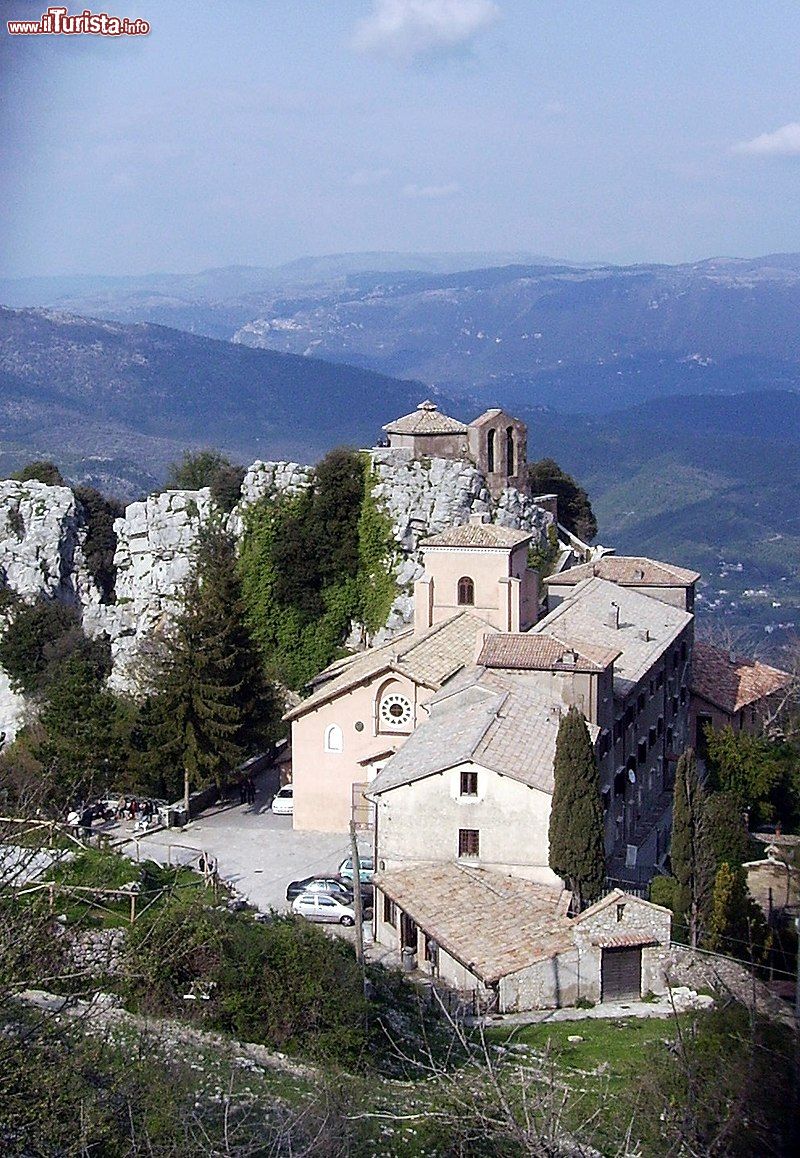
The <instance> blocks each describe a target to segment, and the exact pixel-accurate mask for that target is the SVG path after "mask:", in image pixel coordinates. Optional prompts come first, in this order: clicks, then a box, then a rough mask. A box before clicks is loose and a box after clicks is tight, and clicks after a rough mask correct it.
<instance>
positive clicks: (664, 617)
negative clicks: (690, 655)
mask: <svg viewBox="0 0 800 1158" xmlns="http://www.w3.org/2000/svg"><path fill="white" fill-rule="evenodd" d="M613 604H616V607H617V610H618V612H619V626H618V627H611V626H609V623H608V617H609V613H610V612H611V611H612V610H614V608H613V606H612V605H613ZM691 621H692V615H691V614H690V613H689V612H688V611H682V610H681V609H680V608H679V607H673V606H672V605H671V604H669V603H662V602H661V601H660V600H658V599H653V598H651V596H649V595H642V594H641V593H640V592H638V591H634V590H632V589H631V588H629V587H621V586H619V585H618V584H616V583H611V582H607V581H606V580H605V579H584V581H583V582H582V583H580V584H579V585H578V586H577V587H576V588H575V590H574V591H573V592H572V593H571V594H570V595H569V597H568V598H566V599H565V600H564V602H563V603H560V604H559V606H558V607H556V608H555V609H554V610H553V611H551V612H550V613H549V615H546V616H545V618H544V619H541V620H539V622H538V623H537V624H536V626H535V627H534V628H532V631H531V634H534V633H535V634H536V635H541V634H547V635H555V636H557V637H558V638H564V639H570V640H576V641H581V642H580V643H579V646H582V641H584V640H585V641H587V643H589V642H590V643H591V645H592V646H593V647H596V648H600V649H604V650H607V651H613V650H615V649H616V650H617V652H618V655H617V659H616V660H615V662H614V691H615V693H616V694H617V695H620V696H625V695H627V694H628V693H629V692H630V691H631V689H632V688H633V686H634V685H635V684H637V683H638V682H639V680H641V679H642V678H643V677H644V676H645V674H646V673H647V672H648V671H649V669H650V668H651V667H652V666H653V664H654V663H655V662H656V661H657V660H658V659H659V657H660V656H661V655H663V653H664V652H665V651H666V650H667V648H668V647H669V646H670V644H672V643H673V642H674V641H675V639H677V637H678V636H679V635H680V634H681V632H682V631H683V630H684V628H685V627H686V626H687V625H688V624H689V623H691Z"/></svg>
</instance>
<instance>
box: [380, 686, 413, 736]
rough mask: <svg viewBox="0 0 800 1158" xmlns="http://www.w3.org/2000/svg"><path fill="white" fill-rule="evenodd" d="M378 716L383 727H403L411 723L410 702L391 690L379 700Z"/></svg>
mask: <svg viewBox="0 0 800 1158" xmlns="http://www.w3.org/2000/svg"><path fill="white" fill-rule="evenodd" d="M380 716H381V723H382V724H383V726H384V727H385V728H404V727H405V726H406V724H409V723H411V704H410V703H409V701H408V700H407V699H406V697H405V696H401V695H398V693H397V692H392V694H391V695H388V696H384V697H383V699H382V700H381V709H380Z"/></svg>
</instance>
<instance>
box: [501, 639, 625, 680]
mask: <svg viewBox="0 0 800 1158" xmlns="http://www.w3.org/2000/svg"><path fill="white" fill-rule="evenodd" d="M570 655H572V657H573V658H572V659H570ZM618 655H619V650H618V649H617V650H615V651H610V650H605V649H603V648H598V647H593V646H592V645H591V644H588V643H585V642H583V641H581V642H580V643H576V642H575V641H574V640H567V639H558V638H557V637H556V636H555V635H549V634H535V635H532V634H531V633H530V632H521V633H519V634H511V633H509V634H503V635H493V636H489V637H487V639H486V640H485V641H484V644H483V648H482V650H481V653H480V655H479V657H478V663H479V664H481V665H482V666H483V667H491V668H495V667H499V668H509V669H517V670H520V671H553V670H554V669H563V670H565V671H604V670H605V669H606V668H607V667H608V666H609V664H612V663H613V662H614V660H615V659H616V658H617V656H618Z"/></svg>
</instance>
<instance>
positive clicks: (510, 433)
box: [506, 426, 514, 478]
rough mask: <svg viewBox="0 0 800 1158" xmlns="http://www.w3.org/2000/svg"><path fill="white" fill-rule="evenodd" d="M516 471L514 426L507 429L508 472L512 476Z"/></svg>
mask: <svg viewBox="0 0 800 1158" xmlns="http://www.w3.org/2000/svg"><path fill="white" fill-rule="evenodd" d="M513 473H514V427H513V426H509V428H508V429H507V430H506V474H507V475H508V477H509V478H511V476H512V474H513Z"/></svg>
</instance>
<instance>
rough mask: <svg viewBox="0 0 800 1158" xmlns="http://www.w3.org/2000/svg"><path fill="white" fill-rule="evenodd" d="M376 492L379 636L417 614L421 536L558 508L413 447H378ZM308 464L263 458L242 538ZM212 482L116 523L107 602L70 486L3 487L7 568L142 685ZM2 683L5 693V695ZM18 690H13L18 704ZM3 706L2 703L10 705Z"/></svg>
mask: <svg viewBox="0 0 800 1158" xmlns="http://www.w3.org/2000/svg"><path fill="white" fill-rule="evenodd" d="M373 461H374V469H375V472H376V476H377V484H376V487H375V492H374V493H375V496H376V497H377V498H378V499H379V501H381V502H382V503H383V504H384V506H385V509H386V511H387V513H388V515H389V518H390V519H391V521H392V529H393V534H394V538H395V541H396V543H397V548H398V560H399V562H398V566H397V574H396V578H397V584H398V596H397V599H396V600H395V603H394V605H393V607H392V611H391V614H390V616H389V620H388V622H387V625H386V628H385V629H384V631H383V633H382V637H384V638H385V637H387V636H389V635H391V634H392V633H393V632H395V631H397V630H399V629H400V628H402V627H403V626H405V625H406V624H407V623H409V622H410V621H411V618H412V613H413V606H412V599H411V592H412V585H413V582H414V580H415V579H416V578H418V577H419V575H420V574H421V573H422V565H421V557H420V550H419V544H420V541H421V540H422V539H424V538H425V537H426V536H427V535H430V534H435V533H436V532H437V531H441V530H444V528H445V527H448V526H452V525H454V524H457V523H465V522H466V521H467V519H468V517H469V515H470V513H471V512H473V511H481V512H490V513H491V516H492V518H493V520H494V521H495V522H498V523H501V524H503V525H504V526H512V527H522V528H524V529H526V530H533V531H536V532H539V533H540V534H544V533H545V531H546V528H547V526H548V525H549V524H550V523H551V522H552V516H551V515H550V514H549V513H548V512H547V511H544V510H543V509H542V508H541V507H537V506H536V505H535V504H534V503H532V502H531V500H530V499H529V498H528V497H527V496H526V495H523V494H521V493H520V492H519V491H516V490H512V489H509V490H506V491H505V492H504V493H503V494H502V495H501V497H500V499H499V501H498V502H497V503H496V504H495V503H493V502H492V499H491V496H490V494H489V492H488V490H487V488H486V481H485V479H484V477H483V475H481V474H480V472H479V471H478V470H476V469H475V467H474V466H472V465H471V464H470V463H467V462H455V461H450V460H446V459H429V460H424V461H416V460H413V459H412V458H411V457H410V454H409V453H408V452H407V451H398V450H376V451H374V452H373ZM309 475H310V468H308V467H305V466H301V465H299V464H297V463H291V462H290V463H286V462H278V463H268V462H256V463H254V464H253V465H252V466H251V467H250V469H249V470H248V471H247V475H246V477H245V480H244V483H243V486H242V498H241V501H240V503H239V505H238V506H237V507H236V508H235V509H234V511H233V513H232V514H231V515H230V516H229V517H228V527H229V529H230V530H231V532H232V533H233V534H234V535H236V536H237V537H238V536H240V535H241V533H242V529H243V525H244V524H243V517H244V515H245V513H246V510H247V507H248V506H249V505H250V504H252V503H254V502H255V501H256V500H258V499H259V498H261V497H263V496H265V495H271V494H280V493H288V494H296V493H298V492H299V491H301V490H303V489H304V488H305V487H307V486H308V482H309ZM211 507H212V503H211V498H210V495H209V492H208V491H207V490H201V491H167V492H165V493H163V494H160V495H154V496H152V497H150V498H148V499H146V500H145V501H143V502H137V503H131V505H130V506H129V507H128V508H127V510H126V512H125V516H124V518H122V519H118V520H117V521H116V523H115V525H114V526H115V530H116V533H117V540H118V541H117V550H116V554H115V560H114V561H115V564H116V568H117V580H116V602H115V603H114V604H111V605H103V604H101V603H100V593H99V591H98V590H97V587H96V585H95V584H94V582H93V580H92V579H91V576H90V575H89V573H88V570H87V568H86V564H85V561H84V558H83V553H82V544H83V540H84V537H85V529H84V528H83V527H82V526H81V523H80V519H79V516H78V513H77V511H76V504H75V499H74V496H73V494H72V492H71V491H70V490H69V489H68V488H67V487H48V486H44V485H43V484H42V483H36V482H32V483H24V484H23V483H14V482H3V483H0V576H4V577H5V580H6V582H7V584H8V586H9V587H10V588H12V589H13V590H14V591H16V592H18V593H19V594H20V595H22V596H23V597H24V598H26V599H34V598H36V597H37V596H39V595H43V596H45V597H47V598H51V599H61V600H64V601H66V602H69V603H71V604H73V605H74V606H77V607H79V608H80V609H81V610H82V613H83V621H84V627H85V628H86V630H87V632H88V633H89V634H91V635H98V634H100V633H101V632H106V633H107V634H108V635H109V636H110V638H111V647H112V656H113V660H114V671H113V675H112V678H111V683H112V686H114V687H115V688H117V689H118V690H123V689H130V690H133V689H134V688H135V687H136V680H135V671H136V668H137V661H138V659H139V656H140V654H141V651H142V649H143V648H146V646H147V643H148V641H149V640H150V639H151V638H152V636H153V634H154V633H155V632H157V631H158V630H159V629H160V628H162V627H163V626H164V625H166V624H167V623H168V622H169V620H170V619H171V617H172V616H173V614H174V612H175V609H176V607H177V605H178V600H179V597H180V592H181V589H182V587H183V584H184V582H185V580H186V577H187V575H188V574H189V571H190V569H191V565H192V559H193V555H194V551H195V547H196V544H197V540H198V535H199V532H200V528H201V526H202V524H203V523H204V521H205V520H206V519H207V518H208V516H209V514H210V513H211ZM4 688H5V695H4ZM9 695H10V693H8V690H7V687H6V685H5V684H4V682H3V681H0V717H2V719H0V730H2V728H3V726H4V725H3V722H2V721H3V720H4V719H5V720H6V725H5V726H6V730H8V728H9V727H10V728H11V730H12V732H13V729H14V725H13V722H12V721H13V719H14V718H18V716H19V714H20V713H21V701H20V702H19V703H12V702H11V701H10V700H9V698H8V697H9ZM18 699H19V697H13V700H14V701H16V700H18ZM4 704H5V707H4V706H3V705H4Z"/></svg>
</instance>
